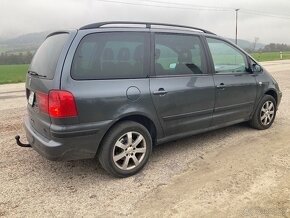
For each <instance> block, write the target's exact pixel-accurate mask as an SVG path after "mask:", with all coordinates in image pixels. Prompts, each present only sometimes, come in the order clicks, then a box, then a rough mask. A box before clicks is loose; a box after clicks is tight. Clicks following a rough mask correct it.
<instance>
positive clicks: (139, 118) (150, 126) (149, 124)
mask: <svg viewBox="0 0 290 218" xmlns="http://www.w3.org/2000/svg"><path fill="white" fill-rule="evenodd" d="M123 121H134V122H137V123H140V124H141V125H143V126H145V128H146V129H147V130H148V131H149V133H150V135H151V137H152V143H153V146H154V145H155V144H156V142H157V135H158V129H157V128H158V126H156V123H154V122H153V120H152V119H150V118H149V117H148V116H146V115H144V114H140V113H138V114H126V115H123V116H122V117H120V118H119V119H116V120H115V121H114V122H112V124H111V125H110V126H109V127H108V128H107V129H106V131H105V134H104V135H103V137H102V139H101V140H100V143H99V146H98V149H97V153H96V154H98V152H99V150H100V149H99V148H100V147H101V145H102V143H103V140H104V138H105V137H106V135H107V134H108V132H109V131H110V129H112V128H113V127H114V126H116V125H117V124H118V123H120V122H123Z"/></svg>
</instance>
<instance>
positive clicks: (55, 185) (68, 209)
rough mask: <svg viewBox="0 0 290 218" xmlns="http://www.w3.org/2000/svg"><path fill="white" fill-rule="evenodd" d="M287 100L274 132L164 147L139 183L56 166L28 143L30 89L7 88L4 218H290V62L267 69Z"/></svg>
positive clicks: (0, 190) (240, 131)
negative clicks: (21, 142)
mask: <svg viewBox="0 0 290 218" xmlns="http://www.w3.org/2000/svg"><path fill="white" fill-rule="evenodd" d="M263 65H264V66H265V67H266V68H267V69H268V70H269V71H270V72H271V73H272V74H273V75H274V77H275V78H276V80H277V81H278V82H279V84H280V88H281V90H282V92H283V99H282V102H281V105H280V108H279V111H278V113H277V117H276V121H275V123H274V124H273V126H272V128H270V129H268V130H265V131H258V130H253V129H251V128H249V127H248V126H247V125H245V124H239V125H235V126H231V127H227V128H223V129H220V130H216V131H212V132H209V133H204V134H201V135H197V136H192V137H189V138H186V139H183V140H178V141H175V142H171V143H166V144H163V145H160V146H157V147H156V148H155V149H154V151H153V154H152V157H151V159H150V162H149V164H148V165H147V166H146V167H145V169H144V170H143V171H142V172H141V173H139V174H138V175H136V176H133V177H130V178H126V179H115V178H112V177H110V176H109V175H107V173H106V172H105V171H104V170H103V169H102V168H101V167H100V165H99V164H98V163H97V161H96V160H83V161H69V162H51V161H48V160H46V159H44V158H42V157H41V156H39V155H38V154H37V153H36V152H35V151H33V150H32V149H29V148H20V147H17V146H16V144H15V141H14V136H15V135H16V134H20V135H21V136H22V137H23V139H25V137H24V131H23V128H22V118H23V116H24V114H25V113H26V109H25V107H26V100H25V97H24V96H25V93H24V84H13V85H1V86H0V120H1V123H0V146H1V150H0V184H1V186H0V216H4V217H79V216H84V217H116V216H131V217H135V216H141V217H213V216H215V217H225V216H227V217H265V216H266V217H290V182H289V181H290V135H289V132H290V124H289V123H290V111H289V108H290V82H289V81H290V61H279V62H265V63H263Z"/></svg>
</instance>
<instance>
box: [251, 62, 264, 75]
mask: <svg viewBox="0 0 290 218" xmlns="http://www.w3.org/2000/svg"><path fill="white" fill-rule="evenodd" d="M262 71H263V68H262V67H261V66H260V65H259V64H256V63H255V64H253V65H252V72H253V73H260V72H262Z"/></svg>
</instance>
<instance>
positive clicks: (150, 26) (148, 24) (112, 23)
mask: <svg viewBox="0 0 290 218" xmlns="http://www.w3.org/2000/svg"><path fill="white" fill-rule="evenodd" d="M116 25H117V27H119V28H120V27H121V28H126V29H127V28H128V25H129V27H130V25H131V27H132V25H135V26H136V25H143V26H145V27H143V28H146V29H155V28H154V26H155V27H159V29H160V27H162V29H163V30H169V31H173V30H174V28H178V29H180V28H181V29H183V30H185V29H186V30H191V31H194V32H197V33H205V34H208V35H216V34H214V33H212V32H210V31H208V30H205V29H202V28H198V27H192V26H185V25H178V24H167V23H152V22H132V21H110V22H99V23H93V24H89V25H85V26H83V27H81V28H80V30H89V29H98V28H110V27H112V26H113V27H116ZM120 25H121V26H120ZM124 25H125V26H124Z"/></svg>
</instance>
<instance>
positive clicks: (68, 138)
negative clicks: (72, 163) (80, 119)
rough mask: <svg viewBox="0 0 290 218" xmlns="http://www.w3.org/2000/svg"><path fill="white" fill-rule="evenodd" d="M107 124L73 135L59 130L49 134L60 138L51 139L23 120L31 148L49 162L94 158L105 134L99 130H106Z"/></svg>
mask: <svg viewBox="0 0 290 218" xmlns="http://www.w3.org/2000/svg"><path fill="white" fill-rule="evenodd" d="M108 122H109V121H108ZM108 122H101V123H100V126H99V127H100V128H98V129H94V130H93V131H92V130H88V131H82V132H81V133H80V132H79V131H78V132H75V134H74V132H71V131H70V132H66V131H64V130H63V129H62V128H60V130H62V131H61V132H58V133H57V134H56V132H54V133H53V134H51V135H58V136H60V137H54V136H52V137H51V139H48V138H46V137H44V136H43V135H41V134H40V133H38V132H37V131H36V130H35V129H34V128H33V126H31V124H30V121H29V118H28V117H25V119H24V128H25V132H26V138H27V140H28V142H29V144H30V145H31V147H32V148H33V149H34V150H36V151H37V152H38V153H39V154H41V155H42V156H44V157H45V158H47V159H49V160H77V159H88V158H94V157H95V155H96V152H97V149H98V146H99V144H100V141H101V139H102V137H103V135H104V134H105V133H104V132H103V131H100V129H101V130H104V129H106V126H107V125H108Z"/></svg>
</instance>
